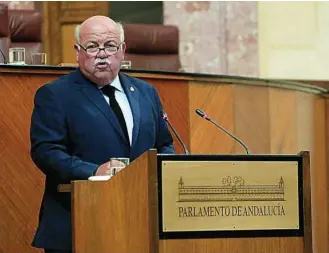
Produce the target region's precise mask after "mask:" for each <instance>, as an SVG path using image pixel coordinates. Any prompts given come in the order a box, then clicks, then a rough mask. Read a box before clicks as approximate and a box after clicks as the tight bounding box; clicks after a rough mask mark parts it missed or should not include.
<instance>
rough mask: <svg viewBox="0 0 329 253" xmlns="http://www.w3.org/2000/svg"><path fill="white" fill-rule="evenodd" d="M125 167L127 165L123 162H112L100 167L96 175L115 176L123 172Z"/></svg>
mask: <svg viewBox="0 0 329 253" xmlns="http://www.w3.org/2000/svg"><path fill="white" fill-rule="evenodd" d="M125 166H126V165H125V164H124V163H123V162H120V161H118V160H112V161H109V162H107V163H104V164H102V165H101V166H99V167H98V169H97V171H96V173H95V176H108V175H112V176H113V175H115V174H116V173H118V172H119V171H120V170H122V169H123V168H124V167H125Z"/></svg>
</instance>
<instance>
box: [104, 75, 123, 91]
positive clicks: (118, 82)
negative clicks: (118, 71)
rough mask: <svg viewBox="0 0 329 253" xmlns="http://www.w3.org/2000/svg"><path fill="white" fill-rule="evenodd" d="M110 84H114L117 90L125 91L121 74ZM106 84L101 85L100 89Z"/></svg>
mask: <svg viewBox="0 0 329 253" xmlns="http://www.w3.org/2000/svg"><path fill="white" fill-rule="evenodd" d="M108 85H111V86H113V87H114V88H115V89H116V90H118V91H121V92H124V91H123V88H122V85H121V82H120V78H119V75H117V76H116V77H115V78H114V80H113V81H112V83H110V84H108ZM104 86H105V85H104ZM104 86H101V87H99V89H101V88H103V87H104Z"/></svg>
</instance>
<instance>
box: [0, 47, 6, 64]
mask: <svg viewBox="0 0 329 253" xmlns="http://www.w3.org/2000/svg"><path fill="white" fill-rule="evenodd" d="M0 53H1V55H2V58H3V63H4V64H7V59H6V56H5V54H4V53H3V52H2V50H1V49H0Z"/></svg>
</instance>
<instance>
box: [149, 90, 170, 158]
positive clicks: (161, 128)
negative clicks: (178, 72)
mask: <svg viewBox="0 0 329 253" xmlns="http://www.w3.org/2000/svg"><path fill="white" fill-rule="evenodd" d="M153 91H154V96H155V102H156V106H157V114H158V134H157V137H156V149H157V151H158V153H162V154H174V153H175V149H174V145H173V138H172V136H171V134H170V131H169V129H168V126H167V122H166V121H165V120H164V119H163V117H162V112H163V108H162V104H161V101H160V98H159V95H158V93H157V91H156V89H155V88H154V87H153Z"/></svg>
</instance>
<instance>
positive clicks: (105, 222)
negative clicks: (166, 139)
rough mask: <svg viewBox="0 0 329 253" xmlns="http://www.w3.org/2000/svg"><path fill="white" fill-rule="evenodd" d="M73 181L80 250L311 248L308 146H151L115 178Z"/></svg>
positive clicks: (174, 252)
mask: <svg viewBox="0 0 329 253" xmlns="http://www.w3.org/2000/svg"><path fill="white" fill-rule="evenodd" d="M67 186H68V188H66V187H67ZM67 186H61V187H60V188H59V191H71V198H72V230H73V231H72V232H73V252H75V253H90V252H94V253H203V252H204V253H221V252H223V253H263V252H266V253H295V252H296V253H309V252H312V229H311V228H312V223H311V192H310V191H311V190H310V189H311V187H310V161H309V153H308V152H301V153H299V154H298V155H160V154H157V153H156V150H149V151H147V152H145V153H144V154H143V155H142V156H141V157H139V158H138V159H136V160H135V161H133V162H132V163H131V164H130V165H129V166H127V167H126V168H125V169H124V170H122V171H120V172H119V173H118V174H116V175H115V176H114V177H112V178H111V179H110V180H108V181H72V183H71V184H70V185H67Z"/></svg>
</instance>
